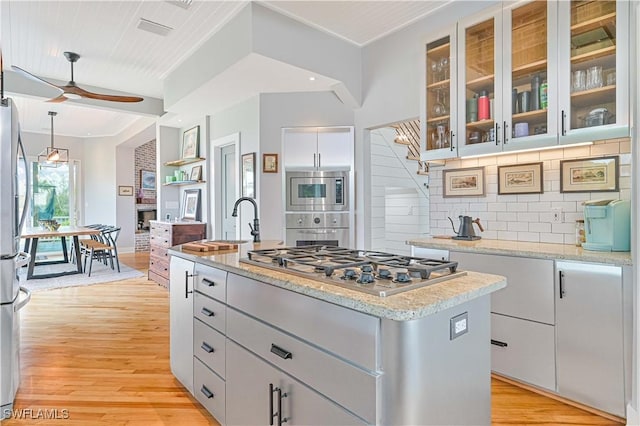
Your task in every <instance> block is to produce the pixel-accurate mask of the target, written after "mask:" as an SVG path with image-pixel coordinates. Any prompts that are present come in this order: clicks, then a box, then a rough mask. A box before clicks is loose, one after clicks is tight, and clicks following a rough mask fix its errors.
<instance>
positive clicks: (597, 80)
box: [587, 65, 602, 90]
mask: <svg viewBox="0 0 640 426" xmlns="http://www.w3.org/2000/svg"><path fill="white" fill-rule="evenodd" d="M598 87H602V67H601V66H598V65H594V66H592V67H589V68H587V90H589V89H597V88H598Z"/></svg>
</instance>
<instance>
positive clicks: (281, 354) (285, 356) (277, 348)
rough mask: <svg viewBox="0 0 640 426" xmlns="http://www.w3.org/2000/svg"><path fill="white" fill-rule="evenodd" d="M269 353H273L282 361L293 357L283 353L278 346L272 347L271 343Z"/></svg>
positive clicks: (286, 352)
mask: <svg viewBox="0 0 640 426" xmlns="http://www.w3.org/2000/svg"><path fill="white" fill-rule="evenodd" d="M271 353H274V354H276V355H278V356H279V357H280V358H282V359H292V358H293V355H292V354H291V352H289V351H285V350H284V349H282V348H279V347H278V346H276V345H274V344H273V343H272V344H271Z"/></svg>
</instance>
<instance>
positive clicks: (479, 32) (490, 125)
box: [460, 18, 496, 145]
mask: <svg viewBox="0 0 640 426" xmlns="http://www.w3.org/2000/svg"><path fill="white" fill-rule="evenodd" d="M464 36H465V52H464V55H465V73H464V89H465V105H464V111H465V117H460V118H461V119H463V118H464V119H465V123H466V125H465V134H464V135H460V136H462V137H463V138H464V144H465V145H472V144H481V143H494V141H495V136H496V135H495V133H494V131H493V129H494V122H495V121H494V116H493V114H494V112H493V108H491V107H490V105H491V104H492V103H493V102H492V101H491V100H493V99H494V98H495V84H496V81H495V80H496V79H495V75H496V74H495V73H496V70H495V37H496V34H495V18H491V19H488V20H486V21H483V22H480V23H478V24H476V25H473V26H470V27H468V28H466V29H465V34H464ZM485 97H486V100H485ZM488 105H489V106H488ZM487 106H488V107H487Z"/></svg>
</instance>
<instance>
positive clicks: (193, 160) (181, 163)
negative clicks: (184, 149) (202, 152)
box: [164, 157, 205, 167]
mask: <svg viewBox="0 0 640 426" xmlns="http://www.w3.org/2000/svg"><path fill="white" fill-rule="evenodd" d="M204 160H205V158H203V157H196V158H182V159H180V160H173V161H167V162H166V163H164V165H165V166H173V167H180V166H186V165H187V164H192V163H197V162H199V161H204Z"/></svg>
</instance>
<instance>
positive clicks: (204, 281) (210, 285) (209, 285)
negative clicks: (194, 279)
mask: <svg viewBox="0 0 640 426" xmlns="http://www.w3.org/2000/svg"><path fill="white" fill-rule="evenodd" d="M202 282H203V283H204V284H206V285H207V287H213V286H215V285H216V283H215V282H213V281H211V280H208V279H206V278H203V279H202Z"/></svg>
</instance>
